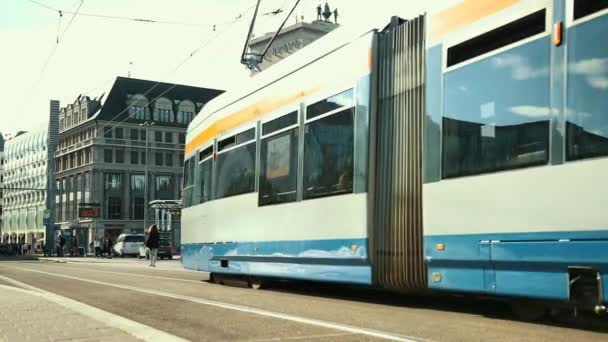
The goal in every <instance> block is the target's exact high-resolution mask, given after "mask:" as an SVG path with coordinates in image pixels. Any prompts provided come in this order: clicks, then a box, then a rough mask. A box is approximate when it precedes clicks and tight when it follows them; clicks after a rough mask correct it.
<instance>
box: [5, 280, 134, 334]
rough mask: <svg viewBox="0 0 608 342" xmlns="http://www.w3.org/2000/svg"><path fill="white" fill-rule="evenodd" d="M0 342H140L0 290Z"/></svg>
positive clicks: (32, 297) (34, 296)
mask: <svg viewBox="0 0 608 342" xmlns="http://www.w3.org/2000/svg"><path fill="white" fill-rule="evenodd" d="M0 303H1V304H0V306H1V307H2V309H1V310H0V341H1V342H5V341H6V342H12V341H140V340H138V339H137V338H135V337H133V336H132V335H129V334H128V333H126V332H124V331H122V330H119V329H117V328H113V327H110V326H108V325H106V324H105V323H102V322H101V321H98V320H95V319H92V318H89V317H87V316H84V315H82V314H79V313H77V312H75V311H72V310H70V309H68V308H66V307H64V306H62V305H59V304H56V303H54V302H52V301H50V300H47V299H45V298H44V295H43V294H40V293H37V292H33V291H29V290H23V289H18V288H14V287H11V286H0Z"/></svg>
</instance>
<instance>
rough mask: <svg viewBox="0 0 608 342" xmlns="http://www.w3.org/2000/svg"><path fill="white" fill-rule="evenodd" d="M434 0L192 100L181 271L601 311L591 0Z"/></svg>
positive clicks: (603, 160)
mask: <svg viewBox="0 0 608 342" xmlns="http://www.w3.org/2000/svg"><path fill="white" fill-rule="evenodd" d="M434 3H435V4H434V5H433V6H434V8H433V9H430V8H428V6H431V5H425V4H420V5H412V6H413V7H415V6H419V7H420V8H419V9H418V10H419V11H417V12H415V13H426V14H425V15H421V16H417V17H416V16H415V15H416V14H413V15H412V18H410V19H407V20H403V19H400V18H393V19H392V20H391V23H390V24H389V25H388V26H386V27H385V28H383V29H377V30H372V31H369V32H367V33H357V34H352V32H348V34H347V33H345V32H346V31H343V30H342V29H338V30H336V31H334V32H332V33H330V34H328V35H327V36H326V37H324V38H322V39H320V40H318V41H317V42H315V43H313V44H311V45H309V46H307V47H306V48H304V49H302V50H300V51H298V52H297V53H295V54H294V55H292V56H290V57H289V58H288V59H286V60H284V61H282V62H279V63H278V64H276V65H274V66H273V67H271V68H270V69H268V70H266V71H264V72H262V73H261V74H259V75H257V76H255V77H252V78H251V80H250V82H249V83H247V84H243V85H240V86H239V87H238V89H236V90H234V91H230V92H227V93H225V94H223V95H221V96H219V97H218V98H216V99H215V100H213V101H212V102H210V103H209V104H207V105H206V106H205V107H204V108H203V110H202V111H201V113H200V114H198V116H197V117H196V119H195V120H194V121H193V122H192V123H191V124H190V126H189V128H188V134H187V142H186V148H185V156H186V157H185V166H184V167H185V169H184V170H185V171H184V191H183V195H182V196H183V203H184V209H183V212H182V263H183V265H184V266H185V267H186V268H188V269H193V270H201V271H206V272H210V273H211V274H212V276H221V275H230V276H238V277H241V278H242V279H246V280H248V281H250V282H251V283H252V284H253V285H259V282H260V281H261V280H264V279H269V278H270V279H272V278H275V279H276V278H279V279H291V280H312V281H324V282H336V283H349V284H360V285H367V286H374V287H379V288H386V289H391V290H398V291H419V290H433V291H450V292H458V293H474V294H479V295H489V296H496V297H504V298H509V299H514V300H515V301H517V300H521V301H523V300H528V301H529V302H533V301H535V300H541V301H543V302H547V303H556V304H566V305H574V306H577V307H584V308H587V309H595V311H596V312H598V313H600V312H605V311H606V306H607V305H608V297H607V296H606V289H608V210H606V205H607V204H608V201H607V200H606V194H607V193H608V181H607V180H606V179H605V177H606V175H607V174H608V115H607V114H608V40H607V39H606V37H608V1H588V0H519V1H518V0H493V1H485V0H464V1H436V2H434Z"/></svg>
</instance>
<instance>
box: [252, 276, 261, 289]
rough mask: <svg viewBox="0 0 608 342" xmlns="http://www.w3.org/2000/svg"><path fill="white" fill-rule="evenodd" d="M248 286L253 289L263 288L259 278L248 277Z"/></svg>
mask: <svg viewBox="0 0 608 342" xmlns="http://www.w3.org/2000/svg"><path fill="white" fill-rule="evenodd" d="M249 287H250V288H252V289H254V290H259V289H262V288H264V283H263V282H262V280H261V279H255V278H253V279H249Z"/></svg>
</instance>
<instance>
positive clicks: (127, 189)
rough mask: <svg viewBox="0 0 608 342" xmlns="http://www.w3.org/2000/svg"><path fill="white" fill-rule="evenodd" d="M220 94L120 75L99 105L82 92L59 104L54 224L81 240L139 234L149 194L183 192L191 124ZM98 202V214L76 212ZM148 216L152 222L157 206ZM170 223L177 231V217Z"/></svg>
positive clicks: (160, 196) (157, 196) (161, 196)
mask: <svg viewBox="0 0 608 342" xmlns="http://www.w3.org/2000/svg"><path fill="white" fill-rule="evenodd" d="M220 93H221V91H219V90H215V89H206V88H197V87H190V86H184V85H173V84H166V83H157V82H153V81H145V80H138V79H132V78H122V77H119V78H117V79H116V81H115V83H114V85H113V86H112V88H111V90H110V91H109V93H108V97H107V99H106V100H105V102H104V103H103V104H102V101H103V98H101V99H90V98H88V97H79V98H78V99H77V100H76V101H75V102H74V103H73V104H71V105H69V106H67V107H64V108H62V109H61V111H60V115H59V144H58V146H57V152H56V186H57V193H56V196H55V203H56V222H57V223H56V224H57V225H59V226H60V227H61V229H62V230H64V231H66V230H67V231H71V232H72V233H73V234H76V236H77V238H78V239H79V244H81V245H88V243H89V242H90V241H92V239H93V238H94V237H101V236H103V235H104V234H108V235H110V236H112V237H113V238H114V239H116V237H117V236H118V235H120V234H121V233H138V234H142V233H144V226H145V223H144V212H145V206H146V200H147V202H148V203H149V202H151V201H153V200H155V199H179V198H180V195H181V182H182V175H183V153H184V143H185V134H186V129H187V126H188V123H189V122H190V121H192V119H193V118H194V116H195V115H196V114H197V113H198V112H199V111H200V109H201V108H202V107H203V105H204V104H205V103H207V102H208V101H210V100H211V99H212V98H214V97H215V96H217V95H219V94H220ZM144 123H148V124H153V125H144ZM146 173H147V174H148V177H147V182H146V178H145V174H146ZM146 183H147V184H146ZM146 190H147V193H148V196H147V198H146V195H145V191H146ZM95 207H99V208H100V212H99V214H100V215H99V217H81V215H80V214H81V213H80V210H79V209H80V208H95ZM87 216H90V215H87ZM93 216H95V215H93ZM147 217H148V220H147V224H148V225H149V224H151V223H152V222H153V221H154V213H153V212H152V211H151V210H148V215H147ZM174 227H175V228H177V229H176V230H177V231H179V221H178V222H175V223H174ZM174 238H175V239H174V241H175V242H179V236H176V237H174Z"/></svg>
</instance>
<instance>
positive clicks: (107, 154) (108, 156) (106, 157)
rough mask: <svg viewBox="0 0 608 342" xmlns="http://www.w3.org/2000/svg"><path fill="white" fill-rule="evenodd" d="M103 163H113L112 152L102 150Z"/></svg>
mask: <svg viewBox="0 0 608 342" xmlns="http://www.w3.org/2000/svg"><path fill="white" fill-rule="evenodd" d="M103 162H104V163H112V162H113V156H112V150H107V149H106V150H103Z"/></svg>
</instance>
